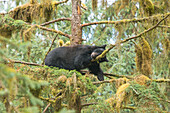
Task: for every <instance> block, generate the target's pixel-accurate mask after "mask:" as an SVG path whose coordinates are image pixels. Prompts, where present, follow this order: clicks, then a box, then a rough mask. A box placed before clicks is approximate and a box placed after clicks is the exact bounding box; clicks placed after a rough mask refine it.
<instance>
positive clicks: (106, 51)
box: [92, 13, 170, 62]
mask: <svg viewBox="0 0 170 113" xmlns="http://www.w3.org/2000/svg"><path fill="white" fill-rule="evenodd" d="M169 15H170V13H168V15H166V16H165V17H164V18H163V19H161V20H160V21H159V22H158V23H157V24H156V25H154V26H153V27H151V28H149V29H147V30H145V31H143V32H141V33H140V34H137V35H136V36H133V37H130V38H127V39H124V40H122V41H120V42H118V43H116V44H111V45H110V48H108V49H106V50H105V51H103V53H102V54H100V55H99V56H97V57H96V59H94V60H92V62H94V61H98V60H99V59H101V58H103V57H104V56H105V55H106V53H108V52H109V51H110V50H111V49H112V48H114V47H115V46H117V45H119V44H121V43H125V42H127V41H129V40H132V39H136V38H138V37H140V36H142V35H143V34H145V33H147V32H149V31H151V30H153V29H155V28H156V27H158V25H159V24H160V23H161V22H162V21H163V20H165V19H166V18H167V17H168V16H169Z"/></svg>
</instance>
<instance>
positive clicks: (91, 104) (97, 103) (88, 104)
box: [81, 102, 98, 109]
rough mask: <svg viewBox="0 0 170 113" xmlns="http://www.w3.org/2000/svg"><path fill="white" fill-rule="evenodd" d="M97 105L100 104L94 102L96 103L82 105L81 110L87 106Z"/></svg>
mask: <svg viewBox="0 0 170 113" xmlns="http://www.w3.org/2000/svg"><path fill="white" fill-rule="evenodd" d="M96 104H98V103H97V102H94V103H86V104H82V105H81V109H82V108H83V107H85V106H90V105H96Z"/></svg>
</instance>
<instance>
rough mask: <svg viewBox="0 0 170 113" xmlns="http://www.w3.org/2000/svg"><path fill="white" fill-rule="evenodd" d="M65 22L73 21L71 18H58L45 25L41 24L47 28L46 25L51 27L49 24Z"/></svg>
mask: <svg viewBox="0 0 170 113" xmlns="http://www.w3.org/2000/svg"><path fill="white" fill-rule="evenodd" d="M64 20H67V21H71V19H70V18H58V19H55V20H52V21H49V22H45V23H43V24H41V26H46V25H49V24H52V23H55V22H58V21H64Z"/></svg>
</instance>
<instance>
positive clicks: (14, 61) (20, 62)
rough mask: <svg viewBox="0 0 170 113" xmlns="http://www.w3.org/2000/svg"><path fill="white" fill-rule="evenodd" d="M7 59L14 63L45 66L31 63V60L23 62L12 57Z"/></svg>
mask: <svg viewBox="0 0 170 113" xmlns="http://www.w3.org/2000/svg"><path fill="white" fill-rule="evenodd" d="M6 60H7V61H9V62H12V63H19V64H26V65H32V66H44V65H41V64H36V63H30V62H22V61H16V60H11V59H6Z"/></svg>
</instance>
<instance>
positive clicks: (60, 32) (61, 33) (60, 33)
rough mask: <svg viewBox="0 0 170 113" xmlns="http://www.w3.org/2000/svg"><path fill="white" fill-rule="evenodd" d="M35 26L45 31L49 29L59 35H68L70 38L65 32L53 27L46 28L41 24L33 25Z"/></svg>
mask: <svg viewBox="0 0 170 113" xmlns="http://www.w3.org/2000/svg"><path fill="white" fill-rule="evenodd" d="M34 26H35V27H38V28H39V29H42V30H46V31H50V32H54V33H57V34H59V35H62V36H65V37H68V38H69V39H71V36H70V35H68V34H65V33H63V32H62V31H57V30H55V29H50V28H47V27H43V26H40V25H34Z"/></svg>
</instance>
